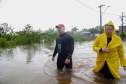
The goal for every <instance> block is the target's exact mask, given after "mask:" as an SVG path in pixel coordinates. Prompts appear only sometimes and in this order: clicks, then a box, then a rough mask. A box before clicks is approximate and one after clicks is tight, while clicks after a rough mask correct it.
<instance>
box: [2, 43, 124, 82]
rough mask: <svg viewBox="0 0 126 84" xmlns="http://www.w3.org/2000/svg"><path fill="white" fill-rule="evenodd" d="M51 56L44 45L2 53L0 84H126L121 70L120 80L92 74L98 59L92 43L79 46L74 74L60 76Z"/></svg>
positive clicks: (76, 49) (74, 64) (77, 47)
mask: <svg viewBox="0 0 126 84" xmlns="http://www.w3.org/2000/svg"><path fill="white" fill-rule="evenodd" d="M124 45H125V48H126V43H125V44H124ZM51 49H52V48H51ZM125 52H126V49H125ZM52 53H53V50H50V49H47V48H43V45H41V44H36V45H34V46H19V47H16V48H13V49H6V50H0V84H125V81H126V72H125V71H124V70H123V69H122V68H121V67H120V74H121V79H120V80H108V79H104V78H102V77H100V76H98V75H95V74H94V73H93V72H92V68H93V66H94V65H95V59H96V53H95V52H94V51H93V50H92V42H85V43H77V44H76V46H75V50H74V54H73V72H72V73H70V72H64V73H63V74H58V73H57V70H56V60H55V61H54V62H52V61H51V56H52ZM125 55H126V53H125Z"/></svg>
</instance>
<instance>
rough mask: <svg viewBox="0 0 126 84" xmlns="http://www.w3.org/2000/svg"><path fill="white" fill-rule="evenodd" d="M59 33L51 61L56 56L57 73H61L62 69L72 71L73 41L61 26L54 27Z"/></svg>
mask: <svg viewBox="0 0 126 84" xmlns="http://www.w3.org/2000/svg"><path fill="white" fill-rule="evenodd" d="M56 28H57V30H58V32H59V37H58V38H57V39H56V46H55V50H54V53H53V57H52V60H53V61H54V58H55V56H56V54H57V53H58V57H57V70H58V72H59V73H63V68H64V67H65V68H66V69H67V70H69V71H71V70H72V54H73V50H74V40H73V38H72V37H71V36H70V35H69V34H67V33H66V32H65V26H64V25H63V24H58V25H56Z"/></svg>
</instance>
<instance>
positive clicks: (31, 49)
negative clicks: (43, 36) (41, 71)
mask: <svg viewBox="0 0 126 84" xmlns="http://www.w3.org/2000/svg"><path fill="white" fill-rule="evenodd" d="M21 50H22V51H23V52H25V53H26V64H29V63H31V62H32V59H33V58H34V56H35V54H36V53H37V52H38V51H39V50H40V45H38V44H34V45H27V46H21Z"/></svg>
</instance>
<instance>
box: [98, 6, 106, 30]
mask: <svg viewBox="0 0 126 84" xmlns="http://www.w3.org/2000/svg"><path fill="white" fill-rule="evenodd" d="M103 6H105V5H104V4H101V5H99V6H98V8H99V9H100V32H102V7H103Z"/></svg>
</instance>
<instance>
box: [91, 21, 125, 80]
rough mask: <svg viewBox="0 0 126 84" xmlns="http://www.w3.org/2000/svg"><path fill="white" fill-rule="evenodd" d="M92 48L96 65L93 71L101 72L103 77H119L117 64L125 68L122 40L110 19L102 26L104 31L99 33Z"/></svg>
mask: <svg viewBox="0 0 126 84" xmlns="http://www.w3.org/2000/svg"><path fill="white" fill-rule="evenodd" d="M93 50H94V51H95V52H96V53H97V59H96V66H95V67H94V69H93V71H94V72H95V73H101V74H103V76H104V77H105V78H110V79H119V78H120V75H119V66H120V64H121V66H122V67H123V68H124V70H126V59H125V57H124V48H123V43H122V40H121V38H120V37H119V36H117V35H116V32H115V27H114V24H113V23H112V21H109V22H108V23H107V24H105V26H104V32H103V33H102V34H101V35H99V36H98V37H97V38H96V40H95V42H94V44H93Z"/></svg>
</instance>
